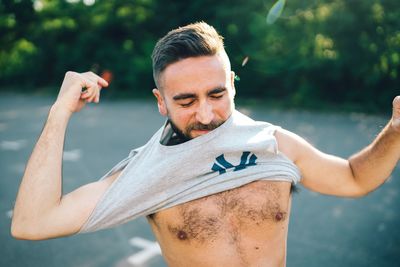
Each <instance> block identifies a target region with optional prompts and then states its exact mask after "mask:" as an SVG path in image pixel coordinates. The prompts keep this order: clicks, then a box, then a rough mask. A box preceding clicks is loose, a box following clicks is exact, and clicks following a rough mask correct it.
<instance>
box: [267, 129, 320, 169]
mask: <svg viewBox="0 0 400 267" xmlns="http://www.w3.org/2000/svg"><path fill="white" fill-rule="evenodd" d="M275 138H276V142H277V144H278V150H279V151H280V152H281V153H283V154H284V155H285V156H287V157H288V158H289V159H290V160H292V161H293V162H294V163H296V162H297V161H298V160H299V158H301V157H302V156H303V155H304V154H306V151H307V150H310V149H312V148H313V147H312V145H311V144H310V143H308V142H307V141H306V140H305V139H304V138H302V137H300V136H299V135H297V134H295V133H293V132H291V131H288V130H286V129H282V128H277V129H276V131H275Z"/></svg>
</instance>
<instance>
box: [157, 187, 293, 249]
mask: <svg viewBox="0 0 400 267" xmlns="http://www.w3.org/2000/svg"><path fill="white" fill-rule="evenodd" d="M290 189H291V185H290V183H288V182H276V181H275V182H271V181H256V182H253V183H250V184H247V185H244V186H242V187H239V188H235V189H232V190H228V191H224V192H221V193H218V194H214V195H211V196H207V197H204V198H201V199H197V200H194V201H190V202H188V203H185V204H182V205H178V206H176V207H172V208H170V209H166V210H163V211H161V212H158V213H157V214H155V215H153V216H152V217H151V219H150V220H151V221H152V226H153V229H154V230H156V232H158V233H159V234H161V235H162V236H163V237H164V239H166V238H169V239H172V240H179V241H186V242H189V241H193V242H198V243H204V242H206V241H207V242H210V241H213V240H216V239H218V238H223V237H227V238H229V239H231V240H233V241H234V240H235V239H238V238H239V237H240V235H241V233H243V232H247V233H251V232H252V231H253V232H254V233H255V234H256V235H257V232H258V231H260V230H263V231H264V232H265V231H274V230H273V229H274V228H276V227H280V228H282V227H281V226H282V225H287V221H288V216H289V198H290Z"/></svg>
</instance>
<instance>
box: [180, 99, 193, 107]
mask: <svg viewBox="0 0 400 267" xmlns="http://www.w3.org/2000/svg"><path fill="white" fill-rule="evenodd" d="M193 103H194V100H191V101H189V102H186V103H180V104H179V105H180V106H181V107H184V108H186V107H190V106H191V105H192V104H193Z"/></svg>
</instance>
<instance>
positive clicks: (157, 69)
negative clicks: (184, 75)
mask: <svg viewBox="0 0 400 267" xmlns="http://www.w3.org/2000/svg"><path fill="white" fill-rule="evenodd" d="M221 50H222V51H225V50H224V42H223V37H222V36H220V35H219V34H218V32H217V31H216V30H215V29H214V27H212V26H210V25H208V24H207V23H205V22H203V21H202V22H196V23H192V24H189V25H186V26H184V27H179V28H177V29H174V30H172V31H170V32H168V33H167V35H165V36H164V37H163V38H161V39H160V40H159V41H158V42H157V44H156V46H155V47H154V50H153V53H152V55H151V58H152V60H153V78H154V82H155V83H156V86H157V87H158V88H159V89H160V74H161V73H162V72H163V71H164V70H165V68H166V67H167V66H168V65H170V64H173V63H175V62H177V61H179V60H181V59H185V58H189V57H199V56H213V55H215V54H217V53H218V52H220V51H221Z"/></svg>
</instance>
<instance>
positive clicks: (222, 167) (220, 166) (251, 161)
mask: <svg viewBox="0 0 400 267" xmlns="http://www.w3.org/2000/svg"><path fill="white" fill-rule="evenodd" d="M249 156H250V152H249V151H245V152H243V154H242V157H241V158H240V164H239V165H236V166H233V165H232V164H231V163H229V162H228V161H227V160H226V159H225V157H224V154H222V155H219V156H218V157H217V158H216V159H215V160H216V161H217V163H214V165H213V166H212V168H211V170H213V171H218V172H219V174H223V173H226V170H227V169H231V168H234V169H233V171H234V172H235V171H239V170H243V169H245V168H246V167H247V166H254V165H256V160H257V156H256V155H255V154H251V156H250V158H249Z"/></svg>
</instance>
